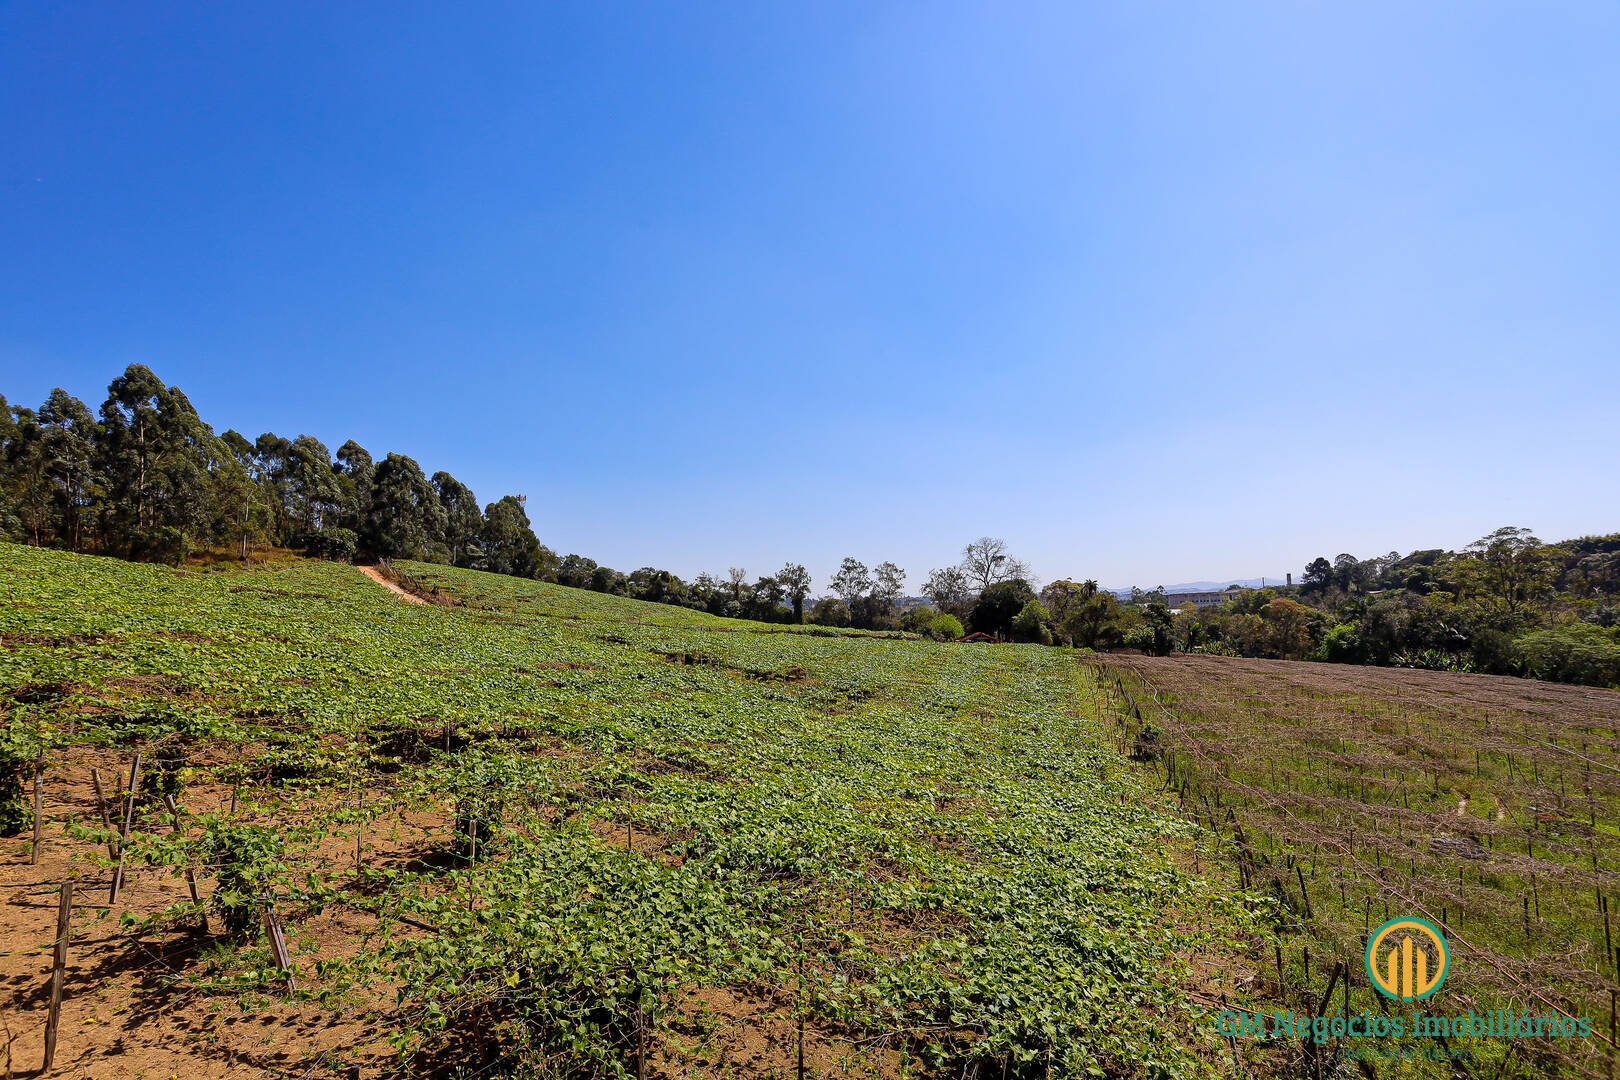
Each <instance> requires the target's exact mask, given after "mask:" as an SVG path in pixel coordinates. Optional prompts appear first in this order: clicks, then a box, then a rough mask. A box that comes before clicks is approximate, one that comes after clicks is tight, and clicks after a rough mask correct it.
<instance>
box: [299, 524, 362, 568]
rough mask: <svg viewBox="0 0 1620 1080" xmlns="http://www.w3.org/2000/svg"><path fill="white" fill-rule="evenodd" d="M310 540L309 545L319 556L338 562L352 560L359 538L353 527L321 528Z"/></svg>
mask: <svg viewBox="0 0 1620 1080" xmlns="http://www.w3.org/2000/svg"><path fill="white" fill-rule="evenodd" d="M311 540H312V543H311V544H310V546H311V547H312V548H313V549H314V550H315V552H316V553H317V554H318V555H320V557H321V558H323V559H336V560H337V561H339V562H353V561H354V552H355V549H356V548H357V547H359V545H360V538H359V537H358V536H356V535H355V532H354V530H353V529H322V530H321V531H320V532H318V533H316V534H315V535H314V536H313V537H312V538H311Z"/></svg>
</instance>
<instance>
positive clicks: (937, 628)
mask: <svg viewBox="0 0 1620 1080" xmlns="http://www.w3.org/2000/svg"><path fill="white" fill-rule="evenodd" d="M923 632H924V633H925V634H927V635H928V636H929V637H931V638H933V639H934V640H935V641H955V640H956V639H957V638H959V637H961V636H962V634H963V630H962V620H961V619H958V618H957V617H956V616H955V615H946V614H944V613H941V614H938V615H935V616H934V617H933V618H932V619H929V620H928V626H927V627H926V628H925V629H924V631H923Z"/></svg>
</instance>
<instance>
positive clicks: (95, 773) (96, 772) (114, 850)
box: [90, 769, 118, 859]
mask: <svg viewBox="0 0 1620 1080" xmlns="http://www.w3.org/2000/svg"><path fill="white" fill-rule="evenodd" d="M90 780H91V782H92V783H94V784H95V785H96V809H97V810H99V811H100V812H101V827H102V828H104V829H106V830H107V858H109V859H116V858H118V841H117V839H116V837H117V835H118V834H117V833H115V832H113V824H112V818H111V817H110V816H108V814H107V796H106V795H105V794H103V793H102V790H101V770H100V769H91V770H90Z"/></svg>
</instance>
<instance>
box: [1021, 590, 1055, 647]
mask: <svg viewBox="0 0 1620 1080" xmlns="http://www.w3.org/2000/svg"><path fill="white" fill-rule="evenodd" d="M1051 620H1052V615H1051V613H1050V612H1048V611H1047V610H1046V607H1045V606H1044V605H1043V604H1042V603H1041V602H1040V601H1039V600H1031V601H1030V602H1029V603H1027V604H1025V605H1024V606H1023V607H1022V608H1021V609H1020V610H1019V612H1018V614H1017V615H1015V616H1013V621H1012V635H1013V640H1014V641H1028V642H1033V643H1035V644H1038V645H1050V644H1052V628H1051V627H1050V626H1048V625H1047V624H1048V623H1049V622H1051Z"/></svg>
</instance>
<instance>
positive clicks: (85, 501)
mask: <svg viewBox="0 0 1620 1080" xmlns="http://www.w3.org/2000/svg"><path fill="white" fill-rule="evenodd" d="M0 536H5V537H8V538H10V539H13V540H17V541H21V542H25V543H31V544H36V545H44V546H54V547H59V548H63V549H66V550H69V551H76V552H91V553H99V554H108V555H117V556H122V557H125V558H132V559H144V560H151V561H161V562H168V563H178V562H180V561H182V560H184V559H186V558H188V557H190V556H192V555H194V554H196V553H198V552H201V551H205V550H206V551H213V552H219V551H229V552H230V553H231V554H232V555H234V556H235V557H237V558H242V559H246V558H249V557H251V556H252V554H253V553H254V552H256V551H261V550H264V549H268V548H285V549H292V550H296V551H301V552H304V553H306V554H309V555H314V556H319V557H323V558H329V559H338V560H362V561H364V560H380V559H393V558H407V559H418V560H422V561H427V562H438V563H445V564H450V565H454V566H460V567H466V568H470V569H476V570H487V571H491V572H494V573H500V574H512V575H516V576H519V577H528V578H535V579H538V580H543V581H553V582H557V583H559V584H562V585H569V586H573V587H575V588H583V589H593V590H595V591H598V592H603V593H611V594H615V595H619V596H627V597H632V598H635V599H640V600H648V601H652V602H656V603H665V604H676V605H681V606H684V607H690V608H695V609H699V610H704V611H708V612H711V613H713V614H716V615H727V616H732V617H736V618H747V619H755V620H760V621H766V622H810V623H815V624H819V625H823V626H840V627H842V626H849V627H857V628H863V629H870V630H893V631H905V632H913V633H918V634H923V635H926V636H929V637H933V638H937V639H942V640H943V639H953V638H959V637H963V636H964V635H965V634H967V633H973V634H983V635H985V636H987V637H990V638H994V639H998V640H1012V641H1022V642H1033V643H1040V644H1050V645H1060V646H1070V647H1078V648H1090V649H1118V648H1133V649H1140V650H1143V651H1146V652H1153V653H1158V654H1166V653H1169V652H1172V651H1177V650H1181V651H1189V652H1215V653H1226V654H1231V655H1240V656H1252V657H1276V658H1287V659H1314V660H1325V661H1330V662H1338V663H1361V664H1386V665H1404V666H1413V667H1429V668H1443V669H1449V670H1458V671H1479V672H1487V673H1495V674H1515V675H1529V676H1535V677H1539V678H1546V679H1556V680H1560V681H1571V682H1583V683H1593V684H1598V685H1620V534H1611V535H1608V536H1597V537H1583V538H1579V539H1575V540H1567V541H1563V542H1561V543H1557V544H1545V543H1543V542H1542V541H1541V540H1539V539H1538V538H1537V537H1535V536H1534V535H1532V534H1531V533H1530V531H1529V530H1527V529H1522V528H1517V527H1506V528H1502V529H1498V530H1496V531H1495V532H1493V533H1491V534H1490V535H1489V536H1486V537H1483V538H1481V539H1480V540H1478V541H1476V542H1475V543H1473V544H1471V545H1469V546H1468V547H1467V548H1466V549H1464V550H1463V551H1457V552H1453V551H1444V550H1441V549H1428V550H1420V551H1414V552H1411V553H1410V554H1407V555H1401V554H1399V553H1397V552H1390V553H1388V554H1386V555H1379V556H1375V557H1373V558H1367V559H1358V558H1356V557H1355V556H1352V555H1349V554H1340V555H1339V556H1337V557H1336V558H1333V559H1331V560H1330V559H1328V558H1327V557H1326V556H1322V557H1319V558H1316V559H1313V560H1311V562H1310V563H1309V564H1307V565H1306V567H1305V568H1304V573H1303V575H1302V577H1301V579H1300V583H1299V584H1298V585H1289V586H1284V587H1275V588H1267V589H1244V590H1239V591H1237V592H1236V594H1235V595H1234V598H1233V599H1231V600H1230V601H1229V602H1227V603H1224V604H1222V605H1220V606H1218V607H1210V608H1197V607H1195V606H1193V605H1191V604H1187V603H1178V602H1177V600H1176V598H1175V597H1174V596H1167V595H1165V594H1164V592H1163V590H1162V589H1160V590H1156V591H1154V592H1143V591H1142V590H1133V592H1132V594H1131V595H1130V596H1129V597H1127V598H1124V599H1123V600H1122V599H1121V598H1119V597H1117V596H1115V594H1114V593H1112V592H1111V591H1109V590H1107V589H1103V588H1101V587H1099V586H1098V584H1097V582H1096V581H1095V580H1084V581H1078V582H1077V581H1073V580H1069V579H1063V580H1059V581H1054V582H1052V583H1051V584H1049V585H1047V586H1046V587H1045V588H1042V589H1040V590H1039V591H1038V592H1037V591H1036V588H1035V578H1034V575H1033V574H1032V573H1031V572H1030V569H1029V567H1028V565H1027V564H1025V563H1024V562H1023V561H1022V560H1021V559H1019V558H1017V557H1015V556H1014V555H1013V554H1012V553H1011V552H1010V551H1009V550H1008V545H1007V543H1006V541H1005V540H1002V539H1000V538H998V537H991V536H981V537H979V538H978V539H977V540H974V541H972V542H970V543H968V544H967V545H965V546H964V548H963V550H962V558H961V560H960V561H959V562H958V563H956V564H954V565H952V566H947V567H943V568H937V569H934V570H931V571H929V573H928V575H927V579H926V582H925V583H924V584H923V585H922V587H921V592H922V595H923V597H924V598H925V599H926V603H924V604H920V605H919V604H916V603H914V602H906V600H905V597H904V586H905V581H906V577H907V574H906V571H904V570H903V569H901V568H900V567H899V566H898V565H896V564H895V563H894V562H892V561H883V562H879V563H877V564H876V565H875V566H872V567H870V568H869V567H868V566H867V565H866V564H865V563H863V562H862V561H860V560H859V559H857V558H854V557H848V558H845V559H844V560H843V562H842V564H841V565H840V566H839V568H838V570H837V572H836V573H835V574H834V575H833V577H832V580H831V581H830V582H829V584H828V591H827V593H826V595H823V596H821V597H820V598H814V597H813V594H812V588H811V587H812V584H813V582H812V580H811V576H810V574H809V572H808V571H807V570H806V569H805V567H804V566H803V565H801V564H798V563H794V562H791V561H789V562H788V563H786V564H785V565H784V566H783V567H782V568H781V569H779V570H777V571H776V572H775V573H773V574H769V575H765V576H760V577H756V578H755V579H754V580H753V581H750V580H749V576H748V574H747V573H746V571H744V570H743V569H742V568H740V567H732V568H730V569H729V570H728V571H727V572H726V573H725V574H723V575H721V574H713V573H707V572H705V573H701V574H698V575H697V577H696V578H695V579H693V580H692V581H690V582H688V581H685V580H683V579H682V578H681V577H680V576H678V575H676V574H674V573H672V572H670V571H668V570H661V569H658V568H656V567H650V566H647V567H642V568H640V569H638V570H634V571H631V572H629V573H624V572H621V571H618V570H615V569H613V568H611V567H607V566H602V565H599V564H598V563H597V562H596V561H595V560H593V559H590V558H587V557H586V556H583V555H577V554H570V555H565V556H561V557H559V556H558V555H557V554H556V553H555V552H553V551H552V550H551V549H550V548H548V547H546V546H545V545H544V544H542V543H541V542H540V540H539V539H538V537H537V536H536V535H535V533H534V529H533V525H532V523H531V521H530V519H529V515H528V507H527V500H526V499H525V497H524V496H522V495H506V496H503V497H502V498H500V499H498V500H496V501H494V502H491V503H487V504H485V505H483V506H480V505H479V502H478V500H477V498H476V497H475V496H474V494H473V492H472V491H471V490H470V489H469V488H468V487H467V486H466V485H465V484H463V483H461V482H460V481H459V480H457V479H456V478H455V477H454V476H452V475H450V474H449V473H448V472H443V471H440V472H435V473H434V474H432V476H428V475H427V474H426V473H425V472H424V470H423V469H422V467H421V466H420V465H418V464H417V462H416V461H415V460H414V459H412V458H410V457H408V456H406V455H403V454H397V453H389V454H387V455H385V456H384V457H383V459H382V460H381V461H378V460H376V459H374V458H373V457H372V455H371V454H370V453H369V452H368V451H367V450H366V449H365V448H364V447H362V446H360V445H359V444H358V443H356V442H354V441H353V440H350V441H348V442H345V443H344V444H343V445H342V446H340V447H338V449H337V453H336V454H333V453H331V452H330V451H329V450H328V449H327V447H326V445H325V444H323V443H322V442H321V441H320V440H319V439H316V438H314V437H313V436H310V435H299V436H297V437H296V438H292V439H288V438H285V437H283V436H280V435H276V434H274V433H270V432H267V433H265V434H261V435H259V436H258V437H257V438H255V439H251V440H250V439H248V438H247V437H246V436H245V435H243V434H241V433H239V432H237V431H234V430H227V431H225V432H223V433H222V434H216V433H215V431H214V429H213V428H212V427H211V426H210V425H209V424H207V423H205V422H204V421H203V420H202V418H201V417H200V416H198V414H197V411H196V409H195V408H193V407H192V404H191V402H190V401H189V400H188V399H187V397H186V395H185V394H184V393H183V392H182V391H181V390H180V389H179V388H178V387H173V386H165V385H164V384H163V382H162V380H160V379H159V378H158V377H157V376H156V375H155V374H153V372H152V371H151V370H150V369H149V368H147V367H145V366H143V365H140V364H134V365H131V366H130V367H129V368H128V369H126V370H125V371H124V372H123V374H121V375H119V376H118V377H117V378H116V379H114V380H113V381H112V383H111V385H110V386H108V388H107V397H106V400H105V401H104V402H103V403H102V404H101V407H100V410H99V411H97V412H92V411H91V409H90V407H89V406H87V405H86V404H85V403H84V402H82V401H80V400H79V399H78V398H75V397H73V396H72V395H70V394H68V393H67V392H66V391H64V390H61V389H56V390H53V391H52V392H51V394H50V396H49V397H48V398H47V399H46V401H45V402H44V403H43V404H42V405H40V407H39V408H38V409H31V408H27V407H23V406H11V405H8V403H7V402H6V400H5V398H4V397H3V396H0Z"/></svg>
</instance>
